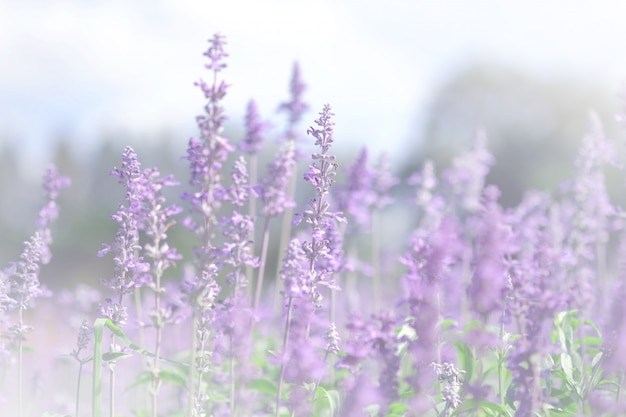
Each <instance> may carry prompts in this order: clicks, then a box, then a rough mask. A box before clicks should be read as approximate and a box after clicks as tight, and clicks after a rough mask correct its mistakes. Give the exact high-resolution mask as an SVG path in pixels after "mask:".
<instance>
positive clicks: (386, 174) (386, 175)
mask: <svg viewBox="0 0 626 417" xmlns="http://www.w3.org/2000/svg"><path fill="white" fill-rule="evenodd" d="M398 182H399V181H398V179H397V178H395V177H394V176H393V175H392V174H391V169H390V167H389V158H388V156H387V154H386V153H384V152H383V153H381V154H380V156H379V157H378V161H377V162H376V165H375V166H374V181H373V183H372V190H373V191H374V193H375V195H376V200H375V201H374V206H375V207H376V208H377V209H382V208H384V207H386V206H388V205H389V204H391V203H392V202H393V198H391V196H390V195H389V193H390V191H391V189H392V188H393V187H394V186H395V185H397V184H398Z"/></svg>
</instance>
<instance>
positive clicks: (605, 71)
mask: <svg viewBox="0 0 626 417" xmlns="http://www.w3.org/2000/svg"><path fill="white" fill-rule="evenodd" d="M624 16H626V3H624V2H621V1H608V0H604V1H603V0H596V1H593V2H591V1H581V2H572V1H563V0H553V1H550V2H545V1H539V0H527V1H523V2H521V1H520V2H501V1H495V0H492V1H487V0H466V1H420V0H386V1H385V2H382V1H370V0H316V1H305V0H263V1H258V0H225V1H218V0H202V1H199V0H176V1H163V0H150V1H147V0H146V1H127V0H107V1H97V0H65V1H63V0H46V1H44V0H20V1H10V0H0V74H1V76H0V140H14V141H17V143H19V152H20V156H21V158H22V159H23V161H25V164H26V165H27V166H29V167H34V168H35V169H36V171H37V172H38V173H39V172H40V171H41V170H40V169H38V165H40V164H44V163H45V161H46V158H49V157H50V155H49V151H50V149H51V146H52V144H53V143H54V140H55V138H57V137H59V136H67V137H70V138H72V139H73V140H74V141H75V142H74V143H75V146H76V149H77V150H78V151H79V152H82V151H85V152H86V151H89V150H90V149H94V144H96V143H97V141H98V140H99V138H101V137H102V134H103V132H108V133H109V134H113V135H114V134H116V133H119V132H130V133H131V134H132V135H133V137H135V138H141V139H140V140H145V141H150V140H154V139H156V138H158V137H160V133H161V132H162V131H163V130H167V131H168V132H170V134H173V135H174V136H180V140H181V141H184V142H186V141H187V140H188V138H189V136H191V135H193V134H194V132H195V130H194V118H195V116H196V115H197V114H199V113H200V112H201V109H202V106H203V104H204V103H203V100H202V94H201V93H200V92H199V90H198V89H197V88H195V87H194V82H195V81H197V80H199V79H201V78H203V77H204V78H208V77H209V74H208V72H207V71H206V70H205V69H204V67H203V64H204V57H203V56H202V53H203V52H204V51H205V50H206V48H207V46H208V44H207V40H208V39H209V38H211V37H212V35H213V33H215V32H220V33H222V34H223V35H225V36H226V37H227V41H228V51H229V53H230V57H229V59H228V65H229V67H228V69H227V70H226V71H225V72H224V77H225V79H226V80H227V82H228V83H230V84H231V89H230V90H229V93H228V96H227V98H226V100H225V102H224V105H225V107H226V111H227V113H228V115H229V116H230V121H229V123H230V124H232V125H241V124H242V121H243V117H244V111H245V106H246V103H247V102H248V100H250V99H251V98H254V99H255V100H256V101H257V103H258V104H259V107H260V111H261V115H262V116H263V117H264V118H267V119H270V120H272V122H273V123H274V125H275V126H277V128H280V127H282V125H283V123H284V118H283V117H281V116H280V115H277V114H276V109H277V107H278V105H279V104H280V103H281V102H282V101H284V100H286V99H287V98H288V83H289V78H290V74H291V68H292V65H293V62H294V61H296V60H297V61H298V62H299V63H300V66H301V70H302V75H303V78H304V80H305V82H306V83H307V85H308V91H307V93H306V96H305V97H306V100H307V101H308V102H309V105H310V107H311V112H310V113H309V114H308V115H307V116H308V120H309V121H307V122H305V123H304V124H303V130H305V129H306V127H307V126H308V125H309V124H310V123H311V122H312V121H313V119H315V118H316V114H317V112H318V111H319V110H321V108H322V106H323V105H324V104H325V103H330V104H331V105H332V107H333V109H334V112H335V114H336V118H335V119H336V129H335V141H336V143H338V144H339V146H341V145H342V144H343V145H344V146H349V147H356V146H359V147H360V146H368V147H369V148H370V149H371V150H372V151H373V152H375V153H377V152H381V151H385V150H386V151H388V152H389V153H390V154H391V155H392V157H393V156H398V155H401V154H402V152H403V148H405V147H406V145H407V143H408V141H410V140H415V138H416V137H419V135H418V134H417V133H416V132H418V131H419V129H420V123H421V122H422V121H423V117H424V114H425V111H426V109H427V107H428V103H429V100H430V99H431V98H432V96H433V94H435V93H436V92H437V90H438V88H440V87H441V86H442V85H444V84H445V83H446V82H447V81H448V80H449V79H450V78H451V77H453V76H454V74H456V73H457V72H458V71H460V70H461V69H463V68H464V67H466V66H469V65H471V64H472V63H474V62H483V61H493V62H498V63H501V64H505V65H507V66H513V67H515V68H519V69H520V70H521V71H525V72H528V73H531V74H534V75H537V76H539V77H554V76H568V77H581V78H586V79H589V80H592V81H594V82H599V83H601V84H602V85H603V86H604V87H606V88H607V91H609V92H615V93H617V92H618V91H619V90H620V89H621V88H622V87H623V86H624V80H625V79H626V54H625V53H624V39H626V24H625V23H624ZM233 140H238V138H233ZM37 175H39V174H37Z"/></svg>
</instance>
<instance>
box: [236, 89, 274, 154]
mask: <svg viewBox="0 0 626 417" xmlns="http://www.w3.org/2000/svg"><path fill="white" fill-rule="evenodd" d="M268 127H269V123H267V122H263V121H261V118H260V116H259V112H258V110H257V106H256V102H255V101H254V100H250V102H248V109H247V112H246V136H245V137H244V139H243V141H242V142H241V143H240V144H239V149H240V150H241V151H242V152H246V153H248V154H251V155H253V154H257V153H258V152H259V150H260V149H261V143H262V142H263V133H264V132H265V131H266V130H267V129H268Z"/></svg>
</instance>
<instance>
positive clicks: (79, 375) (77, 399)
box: [74, 355, 85, 417]
mask: <svg viewBox="0 0 626 417" xmlns="http://www.w3.org/2000/svg"><path fill="white" fill-rule="evenodd" d="M77 358H78V355H77ZM84 364H85V362H83V361H81V360H79V365H78V382H77V383H76V407H75V412H74V417H78V404H79V398H80V381H81V379H82V374H83V365H84Z"/></svg>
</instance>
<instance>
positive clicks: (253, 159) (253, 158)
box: [246, 154, 259, 298]
mask: <svg viewBox="0 0 626 417" xmlns="http://www.w3.org/2000/svg"><path fill="white" fill-rule="evenodd" d="M258 160H259V158H258V156H257V155H256V154H251V155H250V157H249V159H248V166H249V167H250V168H249V171H250V179H249V183H250V184H252V185H255V184H256V183H257V176H258ZM248 215H249V216H250V218H252V219H254V218H256V198H255V197H254V196H253V195H252V193H250V194H249V195H248ZM250 240H252V241H254V240H255V236H254V229H253V230H252V231H251V232H250ZM252 275H253V268H252V267H251V266H247V267H246V281H247V282H248V286H247V288H246V289H247V293H248V298H252Z"/></svg>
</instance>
